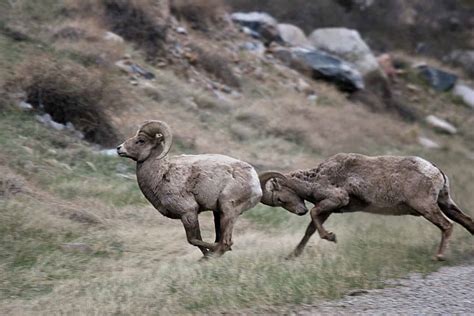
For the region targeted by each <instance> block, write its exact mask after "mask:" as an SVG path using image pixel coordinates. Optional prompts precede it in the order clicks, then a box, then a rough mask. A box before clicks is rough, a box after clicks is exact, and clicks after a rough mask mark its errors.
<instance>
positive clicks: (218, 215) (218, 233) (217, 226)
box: [213, 210, 222, 243]
mask: <svg viewBox="0 0 474 316" xmlns="http://www.w3.org/2000/svg"><path fill="white" fill-rule="evenodd" d="M213 213H214V229H215V232H216V241H215V242H216V243H218V242H219V241H221V238H222V236H221V213H220V212H219V210H217V211H214V212H213Z"/></svg>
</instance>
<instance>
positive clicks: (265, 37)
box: [231, 12, 281, 45]
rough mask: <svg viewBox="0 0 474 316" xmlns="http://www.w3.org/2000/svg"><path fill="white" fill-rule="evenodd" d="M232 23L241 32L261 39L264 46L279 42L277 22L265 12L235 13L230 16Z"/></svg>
mask: <svg viewBox="0 0 474 316" xmlns="http://www.w3.org/2000/svg"><path fill="white" fill-rule="evenodd" d="M231 18H232V21H234V23H237V24H239V25H240V26H241V27H242V29H243V31H244V32H246V33H248V34H250V35H251V36H252V37H254V38H258V39H261V40H262V41H263V42H264V43H265V45H270V43H271V42H273V41H277V42H281V37H280V34H279V32H278V22H277V20H276V19H275V18H273V17H272V16H271V15H269V14H268V13H265V12H248V13H244V12H235V13H232V15H231Z"/></svg>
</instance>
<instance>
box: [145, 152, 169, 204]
mask: <svg viewBox="0 0 474 316" xmlns="http://www.w3.org/2000/svg"><path fill="white" fill-rule="evenodd" d="M168 166H169V163H168V159H167V158H166V157H165V158H163V159H160V160H157V159H152V158H149V159H147V160H145V161H143V162H138V163H137V181H138V186H139V187H140V189H141V190H142V192H143V194H144V195H145V197H146V198H147V199H150V198H151V197H152V196H156V195H157V194H159V192H158V190H159V188H160V187H161V182H162V181H163V175H164V174H165V173H166V171H167V170H168Z"/></svg>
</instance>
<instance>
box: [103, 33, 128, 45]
mask: <svg viewBox="0 0 474 316" xmlns="http://www.w3.org/2000/svg"><path fill="white" fill-rule="evenodd" d="M104 39H105V40H106V41H111V42H116V43H123V42H125V40H124V39H123V37H122V36H120V35H118V34H115V33H114V32H109V31H107V32H105V34H104Z"/></svg>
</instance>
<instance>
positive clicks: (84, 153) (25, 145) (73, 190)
mask: <svg viewBox="0 0 474 316" xmlns="http://www.w3.org/2000/svg"><path fill="white" fill-rule="evenodd" d="M0 125H1V126H2V129H0V146H1V147H2V149H3V150H2V154H3V155H5V156H7V157H16V158H15V159H11V160H9V161H8V165H9V167H11V168H13V169H14V170H17V171H18V172H19V173H20V174H22V175H24V176H28V177H31V178H32V179H33V180H35V181H36V183H37V184H38V185H39V187H40V188H43V189H47V190H49V191H51V192H52V193H57V194H59V196H61V197H62V198H64V199H75V198H79V197H84V196H86V197H94V198H98V199H101V200H102V201H104V202H107V203H110V204H113V205H130V204H143V203H145V200H144V199H143V197H142V196H141V193H140V192H139V190H138V187H137V185H136V182H135V181H134V180H133V179H127V178H123V177H121V176H120V175H119V174H126V175H133V174H134V166H133V163H131V161H128V160H125V159H119V158H118V157H108V156H104V155H100V154H98V153H97V152H93V151H92V150H91V149H90V148H89V146H88V144H87V143H85V142H81V141H79V140H78V139H75V138H73V137H72V136H68V135H67V134H64V133H60V132H54V131H51V130H49V129H47V128H45V127H43V126H41V125H40V124H39V123H37V122H36V121H35V120H34V118H33V116H32V115H31V114H25V113H21V112H17V111H7V112H5V113H0Z"/></svg>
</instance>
